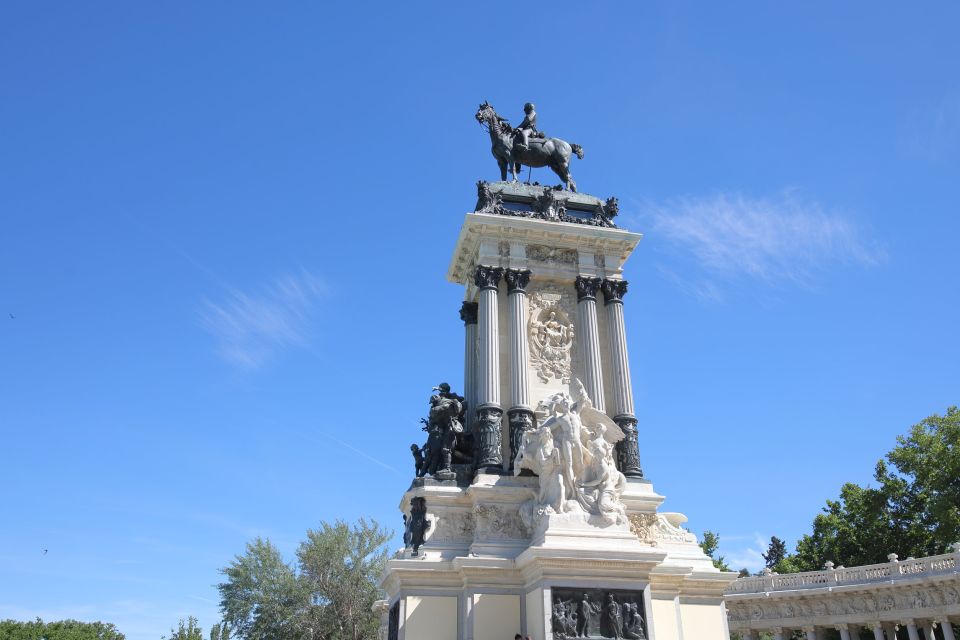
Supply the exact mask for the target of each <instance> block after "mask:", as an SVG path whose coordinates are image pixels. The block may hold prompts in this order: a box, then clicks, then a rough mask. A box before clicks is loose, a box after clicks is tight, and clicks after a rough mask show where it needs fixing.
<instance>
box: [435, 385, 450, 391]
mask: <svg viewBox="0 0 960 640" xmlns="http://www.w3.org/2000/svg"><path fill="white" fill-rule="evenodd" d="M437 388H438V389H439V390H440V393H450V385H449V383H446V382H441V383H440V385H439V386H438V387H437Z"/></svg>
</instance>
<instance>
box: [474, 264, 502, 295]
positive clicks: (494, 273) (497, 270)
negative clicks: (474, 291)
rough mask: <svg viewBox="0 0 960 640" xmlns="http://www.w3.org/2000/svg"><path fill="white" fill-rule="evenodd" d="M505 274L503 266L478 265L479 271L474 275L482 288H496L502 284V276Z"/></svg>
mask: <svg viewBox="0 0 960 640" xmlns="http://www.w3.org/2000/svg"><path fill="white" fill-rule="evenodd" d="M502 276H503V269H502V268H501V267H487V266H485V265H482V264H481V265H477V271H476V273H475V275H474V284H476V285H477V286H478V287H479V288H481V289H496V288H497V286H498V285H499V284H500V278H501V277H502Z"/></svg>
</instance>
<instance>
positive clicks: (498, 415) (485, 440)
mask: <svg viewBox="0 0 960 640" xmlns="http://www.w3.org/2000/svg"><path fill="white" fill-rule="evenodd" d="M502 417H503V410H502V409H500V408H499V407H481V408H480V409H478V410H477V422H476V424H475V425H474V427H473V437H474V443H475V447H476V449H475V450H476V455H477V461H476V466H477V469H478V470H480V471H486V472H487V473H499V472H501V471H503V454H502V453H501V452H500V420H501V419H502Z"/></svg>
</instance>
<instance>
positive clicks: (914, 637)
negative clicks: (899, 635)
mask: <svg viewBox="0 0 960 640" xmlns="http://www.w3.org/2000/svg"><path fill="white" fill-rule="evenodd" d="M907 637H908V638H910V640H920V632H919V631H917V623H916V622H914V621H913V620H907Z"/></svg>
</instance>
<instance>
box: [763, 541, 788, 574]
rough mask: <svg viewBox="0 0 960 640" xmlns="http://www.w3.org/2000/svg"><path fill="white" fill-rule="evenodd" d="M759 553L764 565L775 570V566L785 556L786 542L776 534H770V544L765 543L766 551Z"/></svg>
mask: <svg viewBox="0 0 960 640" xmlns="http://www.w3.org/2000/svg"><path fill="white" fill-rule="evenodd" d="M761 555H762V556H763V562H764V566H766V567H767V568H768V569H773V570H774V571H777V569H776V568H775V567H776V566H777V565H778V564H780V563H781V562H783V560H784V559H785V558H786V557H787V543H786V542H784V541H783V540H781V539H780V538H778V537H777V536H771V537H770V544H769V545H767V552H766V553H763V554H761Z"/></svg>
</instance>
